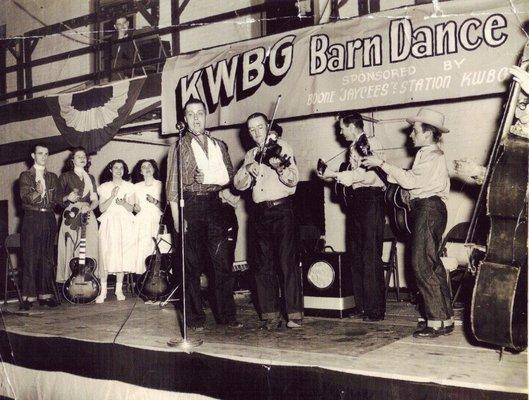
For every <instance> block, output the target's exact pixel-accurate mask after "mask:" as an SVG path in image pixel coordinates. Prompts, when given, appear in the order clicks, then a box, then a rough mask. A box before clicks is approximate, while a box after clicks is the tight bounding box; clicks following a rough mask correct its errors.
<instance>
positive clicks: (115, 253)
mask: <svg viewBox="0 0 529 400" xmlns="http://www.w3.org/2000/svg"><path fill="white" fill-rule="evenodd" d="M107 168H108V171H109V172H110V173H111V174H112V180H111V181H109V182H105V183H103V184H102V185H101V186H99V187H98V188H97V193H98V194H99V210H100V211H101V216H100V217H99V221H100V222H101V225H100V226H99V263H100V269H101V294H100V295H99V296H98V297H97V299H96V303H103V302H104V301H105V298H106V296H107V276H108V274H115V275H116V292H115V293H116V297H117V299H118V300H125V295H124V294H123V288H122V286H123V275H124V273H125V272H127V273H128V272H135V269H134V261H135V257H136V237H135V230H134V215H133V214H132V209H133V207H134V205H133V204H134V185H133V184H132V183H130V182H128V181H127V180H128V179H129V170H128V167H127V164H125V162H124V161H123V160H113V161H111V162H110V163H109V164H108V166H107Z"/></svg>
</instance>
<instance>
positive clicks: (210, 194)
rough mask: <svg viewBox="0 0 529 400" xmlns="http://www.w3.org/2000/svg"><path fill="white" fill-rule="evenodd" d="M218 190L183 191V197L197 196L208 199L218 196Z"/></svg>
mask: <svg viewBox="0 0 529 400" xmlns="http://www.w3.org/2000/svg"><path fill="white" fill-rule="evenodd" d="M218 197H219V192H218V191H216V190H212V191H210V192H184V199H191V198H199V199H204V200H206V199H210V198H218Z"/></svg>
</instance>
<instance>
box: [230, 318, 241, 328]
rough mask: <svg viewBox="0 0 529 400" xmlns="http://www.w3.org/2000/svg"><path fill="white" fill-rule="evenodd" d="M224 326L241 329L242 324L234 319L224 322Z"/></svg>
mask: <svg viewBox="0 0 529 400" xmlns="http://www.w3.org/2000/svg"><path fill="white" fill-rule="evenodd" d="M226 326H227V327H228V328H230V329H241V328H242V327H243V326H244V325H243V324H242V323H240V322H239V321H237V320H236V319H234V320H231V321H230V322H227V323H226Z"/></svg>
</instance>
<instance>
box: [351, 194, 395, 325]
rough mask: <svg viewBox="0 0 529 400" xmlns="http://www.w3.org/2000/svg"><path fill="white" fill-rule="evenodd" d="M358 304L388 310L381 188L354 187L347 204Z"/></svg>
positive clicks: (375, 310)
mask: <svg viewBox="0 0 529 400" xmlns="http://www.w3.org/2000/svg"><path fill="white" fill-rule="evenodd" d="M347 214H348V215H347V218H348V221H347V227H348V230H349V232H348V235H347V236H348V237H349V245H350V246H349V249H348V251H349V252H350V253H351V259H352V266H351V267H352V272H353V273H352V275H353V294H354V297H355V304H356V306H357V307H358V308H359V309H362V310H364V313H365V314H368V315H384V313H385V312H386V299H385V285H384V266H383V264H382V245H383V239H384V194H383V192H382V190H381V189H378V188H359V189H356V190H354V191H353V194H352V196H351V198H349V199H348V205H347Z"/></svg>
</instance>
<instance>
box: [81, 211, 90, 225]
mask: <svg viewBox="0 0 529 400" xmlns="http://www.w3.org/2000/svg"><path fill="white" fill-rule="evenodd" d="M80 215H81V226H86V225H87V224H88V216H89V214H88V213H80Z"/></svg>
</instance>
